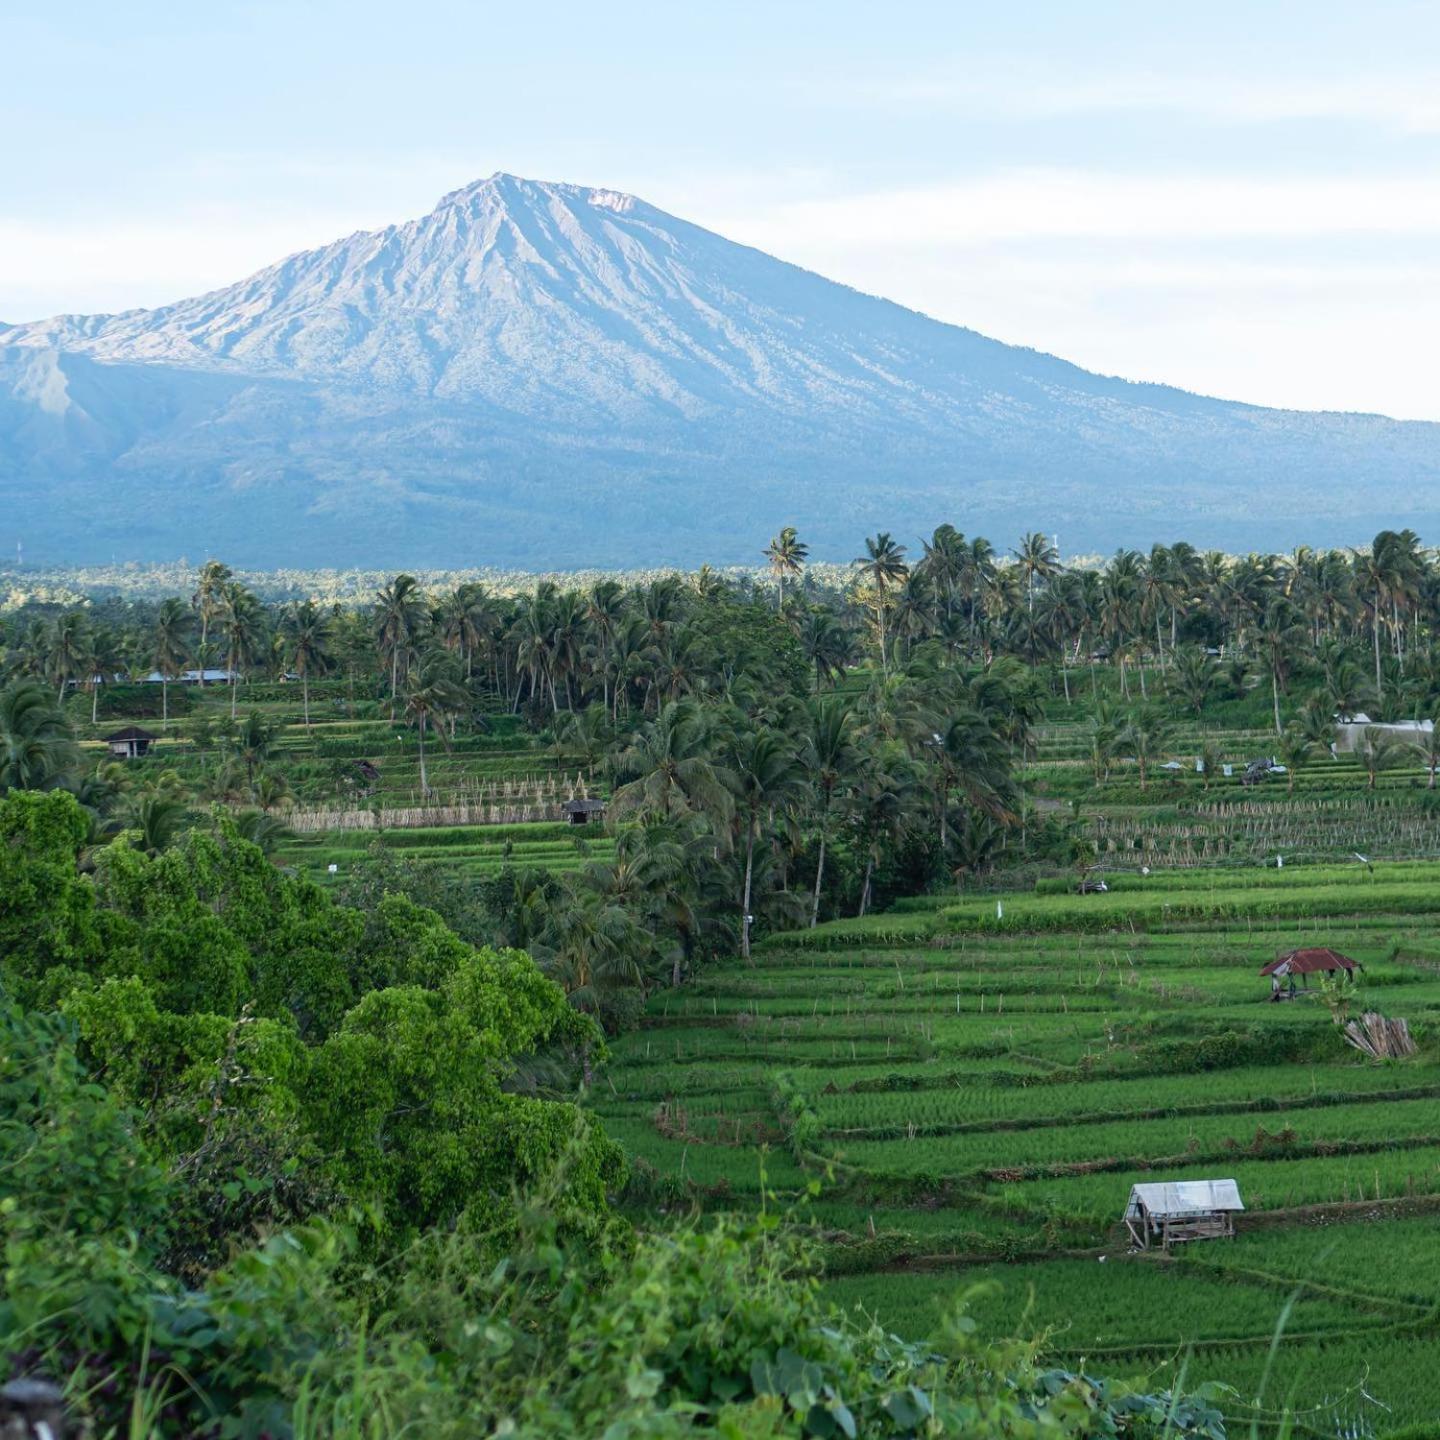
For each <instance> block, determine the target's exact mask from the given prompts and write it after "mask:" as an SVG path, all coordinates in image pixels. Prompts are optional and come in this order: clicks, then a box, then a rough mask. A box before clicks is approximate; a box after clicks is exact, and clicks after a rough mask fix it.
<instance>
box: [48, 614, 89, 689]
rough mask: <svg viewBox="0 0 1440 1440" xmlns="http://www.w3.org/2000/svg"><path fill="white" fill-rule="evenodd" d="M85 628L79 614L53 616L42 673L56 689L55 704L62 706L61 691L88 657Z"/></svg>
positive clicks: (84, 622) (87, 627)
mask: <svg viewBox="0 0 1440 1440" xmlns="http://www.w3.org/2000/svg"><path fill="white" fill-rule="evenodd" d="M89 628H90V627H89V625H88V624H87V622H86V619H85V616H84V614H83V613H82V612H81V611H79V610H71V611H68V612H67V613H66V614H64V615H60V616H57V617H56V619H55V622H54V624H53V625H51V627H50V635H49V641H48V644H47V645H46V650H45V673H46V674H47V675H49V677H50V683H51V684H52V685H55V686H57V687H58V692H59V698H58V703H59V704H61V705H63V704H64V703H65V691H66V690H67V689H68V688H69V685H70V682H71V681H72V680H73V679H75V677H76V676H78V675H81V674H83V673H84V672H85V668H86V664H85V662H86V661H87V660H88V658H89V656H90V635H89Z"/></svg>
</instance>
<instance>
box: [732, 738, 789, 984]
mask: <svg viewBox="0 0 1440 1440" xmlns="http://www.w3.org/2000/svg"><path fill="white" fill-rule="evenodd" d="M730 762H731V763H730V768H731V774H732V777H733V779H732V782H731V783H732V786H733V789H734V792H735V811H736V816H737V818H738V820H739V822H740V827H741V836H742V842H743V845H744V850H745V879H744V884H743V886H742V887H741V894H740V954H741V956H742V957H743V958H744V959H746V960H748V959H749V958H750V927H751V920H752V916H751V911H750V895H751V884H752V881H753V878H754V873H755V845H756V842H757V841H758V840H759V838H760V817H761V815H762V813H765V812H769V813H771V814H773V813H774V812H775V811H776V810H777V809H783V808H784V807H786V806H787V805H789V804H791V803H792V802H793V801H794V800H795V799H796V798H797V797H798V796H799V794H800V792H801V789H802V787H803V784H804V771H803V770H802V769H801V766H800V762H799V761H798V760H797V758H796V755H795V749H794V746H793V745H792V744H791V742H790V741H789V739H788V738H786V737H784V736H781V735H778V734H776V733H775V732H774V731H772V730H766V729H759V730H753V731H750V732H749V733H748V734H744V735H742V736H740V737H739V739H738V742H737V743H736V744H735V745H734V746H733V747H732V748H731V754H730Z"/></svg>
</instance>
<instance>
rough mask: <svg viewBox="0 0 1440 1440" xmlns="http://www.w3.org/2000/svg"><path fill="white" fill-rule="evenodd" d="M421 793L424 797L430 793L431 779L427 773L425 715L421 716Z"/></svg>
mask: <svg viewBox="0 0 1440 1440" xmlns="http://www.w3.org/2000/svg"><path fill="white" fill-rule="evenodd" d="M419 735H420V794H421V796H422V797H424V796H427V795H429V793H430V780H429V777H428V776H427V775H426V773H425V717H424V716H423V715H421V716H420V726H419Z"/></svg>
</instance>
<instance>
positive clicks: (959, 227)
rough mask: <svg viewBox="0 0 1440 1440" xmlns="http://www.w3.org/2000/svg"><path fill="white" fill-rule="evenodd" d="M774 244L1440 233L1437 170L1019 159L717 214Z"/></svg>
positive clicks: (733, 229)
mask: <svg viewBox="0 0 1440 1440" xmlns="http://www.w3.org/2000/svg"><path fill="white" fill-rule="evenodd" d="M719 223H720V224H721V225H722V226H728V230H727V233H731V234H737V232H740V231H743V232H744V233H743V237H742V238H745V239H746V240H748V241H749V242H750V243H752V244H757V245H761V246H764V247H773V248H776V249H778V251H779V253H781V254H784V253H785V250H784V247H785V246H786V245H787V244H790V243H793V241H794V240H795V238H796V237H797V236H812V235H816V234H829V235H832V236H835V237H836V238H837V240H838V241H839V243H841V244H844V245H851V246H854V247H856V248H868V247H871V246H874V245H876V244H882V245H884V246H886V247H887V248H906V247H914V248H919V249H926V248H931V247H933V246H936V245H953V244H958V243H963V244H979V243H993V242H996V241H1029V240H1035V239H1049V240H1062V239H1072V240H1073V239H1127V240H1132V241H1140V240H1160V239H1191V240H1195V239H1236V238H1238V239H1252V240H1253V239H1274V238H1279V237H1285V236H1296V237H1301V236H1307V237H1314V236H1316V235H1321V234H1323V235H1333V236H1342V235H1344V236H1357V235H1371V236H1387V235H1388V236H1399V235H1408V236H1430V235H1440V185H1436V184H1435V183H1434V182H1433V181H1432V180H1431V179H1430V178H1429V177H1422V176H1415V177H1400V178H1397V177H1369V176H1355V177H1336V178H1320V179H1308V178H1300V177H1293V178H1292V177H1283V176H1282V177H1249V176H1228V175H1213V176H1205V175H1193V176H1179V175H1139V176H1137V175H1111V174H1103V173H1096V172H1083V171H1074V170H1046V169H1034V170H1016V171H1010V172H1007V173H1004V174H998V175H987V176H978V177H975V178H972V179H967V180H962V181H957V182H953V183H947V184H937V185H929V186H915V187H905V188H895V189H889V190H883V191H875V192H872V193H869V194H859V195H844V196H836V197H832V198H828V199H809V200H802V201H796V202H794V203H790V204H781V205H778V206H776V207H774V208H773V209H772V210H770V211H769V212H768V213H766V214H764V215H748V216H742V215H734V216H731V217H728V218H727V217H722V218H721V219H720V222H719Z"/></svg>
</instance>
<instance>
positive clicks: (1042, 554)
mask: <svg viewBox="0 0 1440 1440" xmlns="http://www.w3.org/2000/svg"><path fill="white" fill-rule="evenodd" d="M1010 553H1011V554H1012V555H1013V556H1014V557H1015V560H1016V563H1017V564H1018V565H1019V566H1020V573H1021V574H1022V575H1024V577H1025V594H1026V602H1027V608H1028V609H1029V611H1030V613H1031V614H1032V615H1033V614H1034V613H1035V581H1036V579H1037V578H1038V579H1041V580H1048V579H1049V578H1050V577H1051V576H1052V575H1054V574H1056V573H1057V572H1058V571H1059V569H1060V552H1059V551H1058V550H1056V548H1055V547H1054V546H1053V545H1052V544H1051V543H1050V541H1049V539H1048V537H1046V536H1044V535H1039V534H1036V533H1035V532H1034V531H1027V532H1026V533H1025V534H1024V535H1022V536H1021V537H1020V545H1019V548H1018V549H1016V550H1012V551H1011V552H1010Z"/></svg>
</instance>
